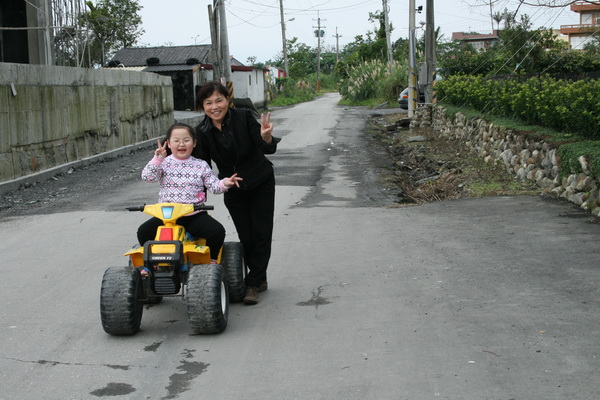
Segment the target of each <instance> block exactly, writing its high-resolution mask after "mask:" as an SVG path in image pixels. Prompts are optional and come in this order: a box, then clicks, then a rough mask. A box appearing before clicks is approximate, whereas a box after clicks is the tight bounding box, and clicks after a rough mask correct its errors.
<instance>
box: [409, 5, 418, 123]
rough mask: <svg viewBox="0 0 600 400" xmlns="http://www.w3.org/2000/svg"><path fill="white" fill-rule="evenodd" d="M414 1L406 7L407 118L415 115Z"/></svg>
mask: <svg viewBox="0 0 600 400" xmlns="http://www.w3.org/2000/svg"><path fill="white" fill-rule="evenodd" d="M416 11H417V10H416V9H415V0H409V5H408V117H409V118H412V117H413V116H414V114H415V110H416V108H417V107H416V105H417V57H416V40H415V13H416Z"/></svg>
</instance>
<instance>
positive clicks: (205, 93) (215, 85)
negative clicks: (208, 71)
mask: <svg viewBox="0 0 600 400" xmlns="http://www.w3.org/2000/svg"><path fill="white" fill-rule="evenodd" d="M214 92H217V93H219V94H222V95H223V96H225V98H226V99H227V98H229V92H228V91H227V88H226V87H225V86H223V84H222V83H221V82H219V81H211V82H206V83H205V84H204V85H202V86H200V89H198V93H197V94H196V111H202V110H203V109H204V106H203V105H204V100H206V99H208V98H209V97H210V96H211V95H212V94H213V93H214Z"/></svg>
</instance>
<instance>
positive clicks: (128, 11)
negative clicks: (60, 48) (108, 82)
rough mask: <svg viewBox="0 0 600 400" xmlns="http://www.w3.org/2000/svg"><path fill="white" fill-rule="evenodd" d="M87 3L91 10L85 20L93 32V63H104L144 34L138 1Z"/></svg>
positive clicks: (101, 0) (140, 7)
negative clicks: (110, 56)
mask: <svg viewBox="0 0 600 400" xmlns="http://www.w3.org/2000/svg"><path fill="white" fill-rule="evenodd" d="M86 5H87V6H88V8H89V9H90V11H89V12H87V13H86V14H85V16H84V19H85V21H86V23H87V26H88V27H89V29H90V30H91V31H92V33H93V40H92V43H91V49H90V52H91V59H92V62H93V63H96V64H100V65H104V64H105V61H106V59H107V58H108V56H109V55H111V54H112V53H114V52H115V51H117V50H119V49H121V48H124V47H131V46H133V45H134V44H135V43H137V41H138V39H139V38H140V37H141V36H142V35H143V34H144V30H143V29H142V28H141V27H140V26H141V24H142V18H141V17H140V16H139V14H138V12H139V11H140V10H141V9H142V6H140V4H139V3H138V0H99V1H98V2H97V3H96V5H94V4H93V3H92V2H91V1H87V2H86Z"/></svg>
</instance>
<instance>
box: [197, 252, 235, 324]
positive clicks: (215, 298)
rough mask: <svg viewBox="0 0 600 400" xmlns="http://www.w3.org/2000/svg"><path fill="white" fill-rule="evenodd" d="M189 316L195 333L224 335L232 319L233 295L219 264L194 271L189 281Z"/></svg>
mask: <svg viewBox="0 0 600 400" xmlns="http://www.w3.org/2000/svg"><path fill="white" fill-rule="evenodd" d="M187 313H188V319H189V321H190V327H191V328H192V331H193V332H194V333H201V334H208V333H221V332H223V331H224V330H225V328H226V327H227V319H228V318H229V291H228V288H227V284H226V277H225V271H224V269H223V267H222V266H221V265H219V264H198V265H194V266H192V268H190V272H189V275H188V281H187Z"/></svg>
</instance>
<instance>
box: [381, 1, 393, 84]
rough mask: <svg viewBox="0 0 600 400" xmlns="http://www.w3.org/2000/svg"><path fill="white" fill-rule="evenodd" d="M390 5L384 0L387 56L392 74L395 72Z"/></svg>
mask: <svg viewBox="0 0 600 400" xmlns="http://www.w3.org/2000/svg"><path fill="white" fill-rule="evenodd" d="M388 13H389V7H388V0H383V20H384V24H385V42H386V44H387V57H388V70H389V73H390V74H391V73H392V72H393V64H392V41H391V39H390V19H389V16H388Z"/></svg>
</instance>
